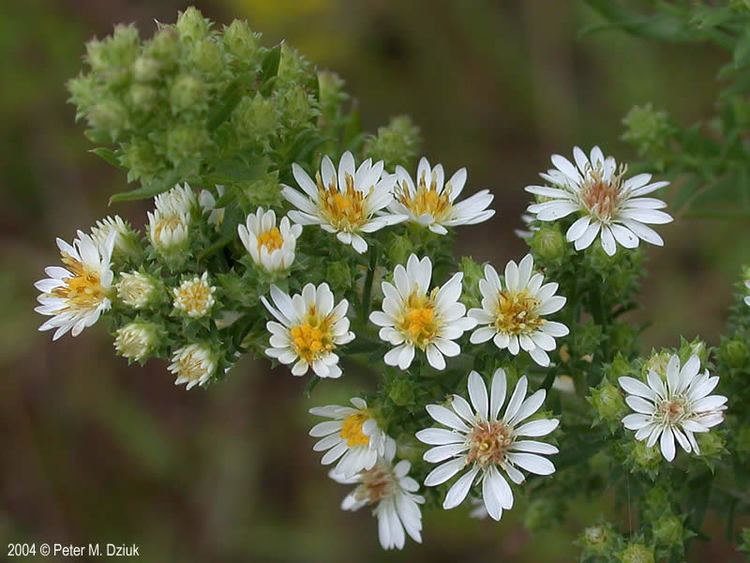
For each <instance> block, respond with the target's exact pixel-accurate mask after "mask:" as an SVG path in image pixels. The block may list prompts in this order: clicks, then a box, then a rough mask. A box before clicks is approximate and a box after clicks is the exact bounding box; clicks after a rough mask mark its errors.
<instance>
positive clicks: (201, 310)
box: [172, 272, 216, 319]
mask: <svg viewBox="0 0 750 563" xmlns="http://www.w3.org/2000/svg"><path fill="white" fill-rule="evenodd" d="M172 293H173V294H174V308H175V309H177V310H178V311H180V312H181V313H184V314H185V315H187V316H188V317H190V318H193V319H197V318H200V317H205V316H206V315H207V314H208V313H209V312H210V311H211V307H213V306H214V304H215V303H216V300H215V299H214V293H216V288H215V287H214V286H212V285H211V284H210V283H208V272H203V275H202V276H200V277H198V276H195V277H194V278H192V279H188V280H185V281H183V282H182V283H181V284H180V286H179V287H175V288H174V289H172Z"/></svg>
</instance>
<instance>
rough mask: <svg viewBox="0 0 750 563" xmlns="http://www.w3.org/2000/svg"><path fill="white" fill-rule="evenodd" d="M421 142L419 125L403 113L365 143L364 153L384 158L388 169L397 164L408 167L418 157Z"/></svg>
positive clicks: (374, 158) (375, 158)
mask: <svg viewBox="0 0 750 563" xmlns="http://www.w3.org/2000/svg"><path fill="white" fill-rule="evenodd" d="M421 144H422V139H421V137H420V134H419V127H417V126H416V125H414V122H413V121H412V120H411V118H410V117H408V116H405V115H403V116H399V117H393V118H391V120H390V122H389V123H388V125H387V126H385V127H380V128H378V134H377V135H376V136H375V137H371V138H369V139H368V140H367V142H366V143H365V147H364V153H365V156H366V157H369V158H372V159H373V160H384V161H385V166H386V168H388V169H391V168H394V167H395V166H397V165H400V166H407V167H408V166H411V164H412V162H413V161H414V160H415V159H416V156H417V151H418V150H419V148H420V145H421Z"/></svg>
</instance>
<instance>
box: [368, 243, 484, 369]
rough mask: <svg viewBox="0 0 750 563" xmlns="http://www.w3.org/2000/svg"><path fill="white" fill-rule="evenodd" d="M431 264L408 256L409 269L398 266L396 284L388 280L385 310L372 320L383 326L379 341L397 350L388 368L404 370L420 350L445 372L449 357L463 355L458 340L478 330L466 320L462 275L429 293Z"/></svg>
mask: <svg viewBox="0 0 750 563" xmlns="http://www.w3.org/2000/svg"><path fill="white" fill-rule="evenodd" d="M431 279H432V262H431V261H430V259H429V258H427V257H425V258H422V259H421V260H420V259H419V258H417V257H416V256H415V255H414V254H412V255H411V256H409V259H408V261H407V262H406V267H405V268H404V266H402V265H401V264H399V265H398V266H396V268H395V269H394V271H393V282H394V283H390V282H387V281H384V282H383V283H382V289H383V296H384V297H383V310H382V311H374V312H373V313H371V314H370V320H371V321H372V322H373V323H375V324H376V325H378V326H380V327H382V328H381V329H380V332H379V336H380V338H381V339H382V340H385V341H386V342H388V343H389V344H392V345H393V346H394V348H392V349H391V350H390V351H389V352H388V353H387V354H386V355H385V363H386V364H388V365H389V366H398V367H399V368H401V369H403V370H405V369H407V368H408V367H409V366H410V365H411V363H412V361H413V360H414V355H415V352H416V350H417V349H419V350H421V351H423V352H424V353H425V355H426V356H427V361H428V362H429V364H430V365H431V366H432V367H434V368H435V369H445V358H444V357H443V356H448V357H449V358H451V357H454V356H458V355H459V354H460V353H461V347H460V346H459V345H458V344H456V343H455V342H454V341H455V340H456V339H458V338H460V337H461V335H462V334H463V333H464V332H465V331H467V330H469V329H471V328H474V326H475V325H476V321H474V320H473V319H470V318H468V317H466V316H465V315H466V307H465V306H464V305H463V303H461V302H460V301H459V300H458V299H459V297H461V289H462V288H461V280H462V279H463V274H462V273H461V272H459V273H456V274H454V275H453V277H452V278H451V279H449V280H448V281H447V282H446V283H445V284H444V285H443V286H442V287H435V288H433V289H432V290H430V282H431Z"/></svg>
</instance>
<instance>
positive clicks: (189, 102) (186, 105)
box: [169, 74, 205, 114]
mask: <svg viewBox="0 0 750 563" xmlns="http://www.w3.org/2000/svg"><path fill="white" fill-rule="evenodd" d="M204 96H205V86H204V85H203V82H202V81H201V80H200V79H199V78H198V77H196V76H195V75H192V74H181V75H179V76H178V77H177V78H175V81H174V82H173V83H172V87H171V88H170V90H169V103H170V105H171V106H172V112H173V113H174V114H178V113H180V112H181V111H185V110H191V109H193V110H194V109H196V106H199V105H203V104H204V103H205V100H204Z"/></svg>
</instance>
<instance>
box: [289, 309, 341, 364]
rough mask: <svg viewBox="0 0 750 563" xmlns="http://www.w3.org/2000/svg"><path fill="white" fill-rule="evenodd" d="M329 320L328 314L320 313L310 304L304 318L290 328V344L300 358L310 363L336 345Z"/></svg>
mask: <svg viewBox="0 0 750 563" xmlns="http://www.w3.org/2000/svg"><path fill="white" fill-rule="evenodd" d="M331 321H332V319H331V318H330V316H328V315H325V316H323V315H320V314H319V313H318V311H317V308H316V307H315V305H311V306H310V308H309V309H308V312H307V315H306V316H305V318H304V320H303V321H302V322H301V323H299V324H297V325H295V326H293V327H291V328H290V330H289V333H290V335H291V337H292V344H293V346H294V349H295V351H296V352H297V355H298V356H299V357H300V358H304V360H305V361H306V362H308V363H312V362H313V361H314V360H316V359H318V358H319V357H321V356H322V355H324V354H326V353H328V352H330V351H332V350H333V349H334V348H335V347H336V346H335V342H334V338H333V334H332V333H331V327H332V325H331Z"/></svg>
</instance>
